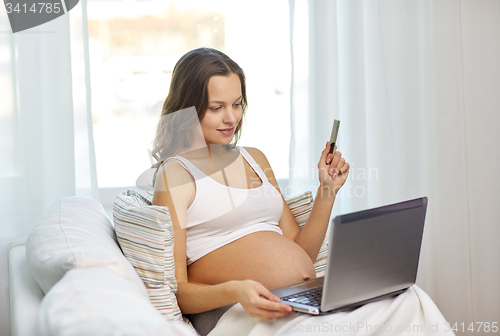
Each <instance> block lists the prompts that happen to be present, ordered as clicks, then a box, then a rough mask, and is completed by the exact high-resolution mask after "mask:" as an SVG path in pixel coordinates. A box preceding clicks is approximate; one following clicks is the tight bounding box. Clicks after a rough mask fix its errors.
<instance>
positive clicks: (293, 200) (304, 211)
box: [285, 191, 328, 277]
mask: <svg viewBox="0 0 500 336" xmlns="http://www.w3.org/2000/svg"><path fill="white" fill-rule="evenodd" d="M285 200H286V202H287V203H288V206H289V207H290V210H291V211H292V214H293V217H295V220H296V221H297V224H298V225H299V227H300V228H301V229H302V228H303V227H304V225H305V224H306V222H307V219H308V218H309V215H310V214H311V210H312V207H313V204H314V199H313V197H312V193H311V192H310V191H306V192H305V193H303V194H301V195H299V196H294V197H285ZM327 255H328V232H327V234H326V235H325V239H324V240H323V244H322V245H321V248H320V250H319V253H318V257H317V258H316V262H315V263H314V268H315V269H316V276H317V277H320V276H323V275H325V268H326V257H327Z"/></svg>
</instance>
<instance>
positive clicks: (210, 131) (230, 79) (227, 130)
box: [200, 73, 243, 145]
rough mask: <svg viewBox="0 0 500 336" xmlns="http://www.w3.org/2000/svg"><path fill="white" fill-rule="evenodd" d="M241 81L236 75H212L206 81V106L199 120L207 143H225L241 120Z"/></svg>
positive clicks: (231, 136)
mask: <svg viewBox="0 0 500 336" xmlns="http://www.w3.org/2000/svg"><path fill="white" fill-rule="evenodd" d="M241 99H242V94H241V82H240V78H239V77H238V75H236V74H234V73H232V74H230V75H229V76H213V77H212V78H210V80H209V82H208V108H207V112H206V113H205V116H204V117H203V119H202V120H201V121H200V124H201V129H202V131H203V136H204V137H205V141H206V143H207V144H223V145H227V144H229V143H231V141H232V140H233V135H234V130H235V129H236V126H238V123H239V122H240V120H241V116H242V114H243V110H242V108H241Z"/></svg>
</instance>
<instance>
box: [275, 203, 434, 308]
mask: <svg viewBox="0 0 500 336" xmlns="http://www.w3.org/2000/svg"><path fill="white" fill-rule="evenodd" d="M426 209H427V197H421V198H417V199H413V200H409V201H405V202H400V203H396V204H391V205H386V206H382V207H378V208H374V209H369V210H364V211H359V212H354V213H350V214H346V215H341V216H337V217H335V218H334V219H333V220H332V225H331V227H330V233H329V246H328V256H327V264H326V271H325V275H324V277H320V278H317V279H310V280H307V281H303V282H300V283H297V284H294V285H291V286H286V287H281V288H277V289H274V290H272V291H271V292H272V293H273V294H274V295H276V296H278V297H279V298H280V299H281V302H283V303H286V304H288V305H290V306H292V307H293V309H294V310H295V311H298V312H304V313H309V314H313V315H323V314H330V313H333V312H337V311H342V310H353V309H355V308H357V307H359V306H362V305H364V304H366V303H369V302H373V301H377V300H381V299H384V298H387V297H391V296H395V295H398V294H400V293H402V292H404V291H405V290H406V289H408V287H410V286H412V285H413V284H415V280H416V277H417V269H418V260H419V256H420V247H421V243H422V235H423V230H424V221H425V213H426Z"/></svg>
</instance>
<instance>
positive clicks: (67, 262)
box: [26, 197, 148, 298]
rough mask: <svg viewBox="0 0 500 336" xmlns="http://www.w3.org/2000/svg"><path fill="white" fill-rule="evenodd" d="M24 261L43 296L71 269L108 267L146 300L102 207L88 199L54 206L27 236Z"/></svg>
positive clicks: (74, 199) (139, 281)
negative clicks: (25, 260) (131, 285)
mask: <svg viewBox="0 0 500 336" xmlns="http://www.w3.org/2000/svg"><path fill="white" fill-rule="evenodd" d="M26 259H27V261H28V264H29V266H30V270H31V273H32V274H33V278H35V280H36V281H37V282H38V284H39V285H40V287H41V288H42V290H43V292H44V293H47V292H48V291H49V290H50V288H52V286H54V285H55V284H56V283H57V282H58V281H59V280H60V279H61V278H62V277H63V276H64V274H65V273H66V272H67V271H69V270H71V269H74V268H90V267H107V268H109V269H111V270H113V271H115V272H117V274H119V275H121V276H122V277H124V278H125V279H127V280H128V281H129V282H130V283H131V284H133V285H134V286H135V288H136V289H137V291H138V292H140V293H142V295H143V296H144V297H146V298H147V297H148V295H147V292H146V288H145V287H144V285H143V283H142V281H141V279H140V278H139V276H138V275H137V273H136V272H135V271H134V268H133V267H132V265H131V264H130V263H129V262H128V261H127V259H125V257H124V256H123V254H122V252H121V250H120V247H119V246H118V244H117V242H116V238H115V233H114V229H113V226H112V224H111V221H110V219H109V218H108V216H107V214H106V212H105V211H104V208H103V207H102V205H101V204H100V203H99V202H97V201H96V200H93V199H91V198H87V197H65V198H63V199H62V200H61V201H59V202H57V203H56V204H54V205H53V206H52V207H51V208H50V209H49V211H48V212H47V214H45V215H44V216H42V218H41V219H40V221H39V223H38V225H37V226H36V227H35V228H34V229H33V231H32V233H31V234H30V235H29V237H28V241H27V243H26Z"/></svg>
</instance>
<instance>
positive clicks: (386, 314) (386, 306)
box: [209, 286, 454, 336]
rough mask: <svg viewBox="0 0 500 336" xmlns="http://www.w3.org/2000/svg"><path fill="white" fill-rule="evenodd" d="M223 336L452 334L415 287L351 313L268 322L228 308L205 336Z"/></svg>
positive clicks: (306, 315)
mask: <svg viewBox="0 0 500 336" xmlns="http://www.w3.org/2000/svg"><path fill="white" fill-rule="evenodd" d="M223 335H235V336H236V335H249V336H266V335H364V336H368V335H376V336H380V335H398V336H399V335H432V336H437V335H454V333H453V331H451V330H450V328H449V325H448V324H447V322H446V320H445V318H444V317H443V315H442V314H441V312H440V311H439V309H438V308H437V306H436V305H435V304H434V302H433V301H432V299H431V298H430V297H429V296H428V295H427V293H425V292H424V291H423V290H422V289H420V288H419V287H417V286H412V287H410V288H409V289H408V290H407V291H406V292H404V293H402V294H400V295H399V296H397V297H394V298H389V299H385V300H382V301H377V302H372V303H369V304H366V305H364V306H362V307H360V308H358V309H356V310H354V311H351V312H338V313H335V314H330V315H324V316H312V315H308V314H302V313H297V314H295V315H291V316H287V317H282V318H278V319H274V320H271V321H264V320H260V319H258V318H255V317H250V316H249V315H248V314H247V313H246V311H245V310H244V309H243V307H242V306H241V305H240V304H236V305H234V306H233V307H231V309H229V310H228V311H227V312H226V313H225V314H224V315H223V316H222V317H221V319H220V320H219V322H218V324H217V326H216V327H215V328H214V329H213V330H212V331H211V332H210V334H209V336H223Z"/></svg>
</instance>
